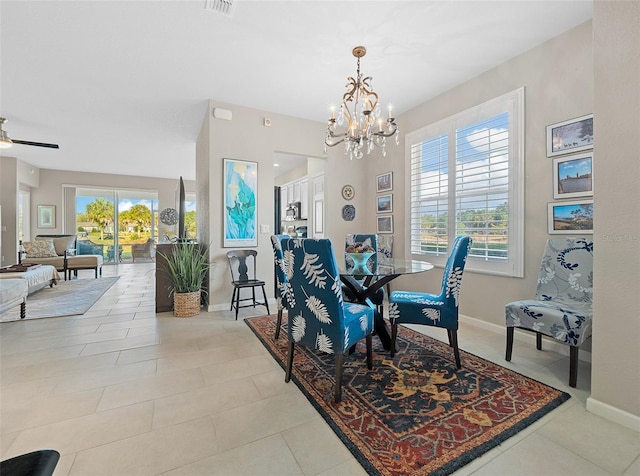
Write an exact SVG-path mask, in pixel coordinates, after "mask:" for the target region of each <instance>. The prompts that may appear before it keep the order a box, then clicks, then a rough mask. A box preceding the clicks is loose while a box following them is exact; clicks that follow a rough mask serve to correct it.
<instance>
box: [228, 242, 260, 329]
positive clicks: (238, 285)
mask: <svg viewBox="0 0 640 476" xmlns="http://www.w3.org/2000/svg"><path fill="white" fill-rule="evenodd" d="M257 256H258V252H257V251H256V250H232V251H229V252H227V260H228V261H229V269H230V270H231V284H232V285H233V295H232V296H231V307H230V308H229V310H230V311H232V310H233V308H234V307H235V309H236V320H238V309H240V308H241V307H251V306H253V307H256V306H264V307H266V308H267V314H271V312H270V311H269V303H268V302H267V293H266V292H265V290H264V285H265V282H264V281H262V280H260V279H257V276H256V260H257ZM257 287H259V288H262V296H263V297H264V301H263V302H260V301H257V300H256V288H257ZM246 288H250V289H251V297H244V298H241V297H240V291H241V290H242V289H246ZM245 301H251V303H249V304H242V305H241V304H240V303H241V302H245Z"/></svg>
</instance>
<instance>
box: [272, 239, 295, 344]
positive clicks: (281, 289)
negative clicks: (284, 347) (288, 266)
mask: <svg viewBox="0 0 640 476" xmlns="http://www.w3.org/2000/svg"><path fill="white" fill-rule="evenodd" d="M287 238H291V237H290V236H289V235H271V245H272V246H273V261H274V264H275V275H276V305H277V306H278V319H277V321H276V333H275V336H274V338H275V339H277V338H279V337H280V327H281V326H282V313H283V311H284V310H285V309H287V292H288V286H289V285H288V283H287V276H286V275H285V274H284V261H283V257H282V247H281V246H280V242H281V241H282V240H284V239H287Z"/></svg>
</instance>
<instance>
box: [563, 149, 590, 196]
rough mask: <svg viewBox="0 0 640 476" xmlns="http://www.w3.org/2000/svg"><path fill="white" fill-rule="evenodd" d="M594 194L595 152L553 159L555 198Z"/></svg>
mask: <svg viewBox="0 0 640 476" xmlns="http://www.w3.org/2000/svg"><path fill="white" fill-rule="evenodd" d="M591 195H593V153H587V154H577V155H570V156H567V157H558V158H555V159H553V198H575V197H588V196H591Z"/></svg>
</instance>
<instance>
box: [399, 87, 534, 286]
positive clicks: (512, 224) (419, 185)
mask: <svg viewBox="0 0 640 476" xmlns="http://www.w3.org/2000/svg"><path fill="white" fill-rule="evenodd" d="M523 117H524V90H522V89H520V90H517V91H514V92H513V93H509V94H507V95H505V96H501V97H500V98H497V99H494V100H492V101H489V102H487V103H485V104H482V105H480V106H477V107H474V108H472V109H469V110H467V111H464V112H462V113H460V114H457V115H456V116H454V117H451V118H448V119H445V120H443V121H440V122H438V123H436V124H433V125H430V126H428V127H425V128H424V129H421V130H419V131H416V132H413V133H411V134H408V135H407V153H408V156H409V163H410V165H409V167H408V174H407V175H408V176H407V181H408V184H409V187H408V189H409V191H410V195H411V196H410V204H409V206H408V207H407V210H408V212H407V213H408V217H407V218H408V219H407V223H409V227H410V230H408V236H409V246H408V249H409V250H411V258H413V259H424V260H427V261H431V262H433V263H434V264H443V263H444V262H445V261H446V258H447V256H448V254H449V245H450V243H452V242H453V238H454V237H455V236H456V235H470V236H471V237H472V238H473V246H472V249H471V252H470V254H469V259H468V261H467V268H468V269H475V270H476V271H484V272H490V273H497V274H506V275H509V276H522V275H523V274H522V267H523V256H522V249H523V223H524V220H523V214H524V203H523V197H524V194H523V186H524V177H523V173H522V172H523V167H522V164H523V160H524V158H523V155H524V154H523V140H522V136H523V131H524V120H523Z"/></svg>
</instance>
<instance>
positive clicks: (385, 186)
mask: <svg viewBox="0 0 640 476" xmlns="http://www.w3.org/2000/svg"><path fill="white" fill-rule="evenodd" d="M391 190H393V172H387V173H385V174H380V175H377V176H376V192H377V193H380V192H390V191H391Z"/></svg>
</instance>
